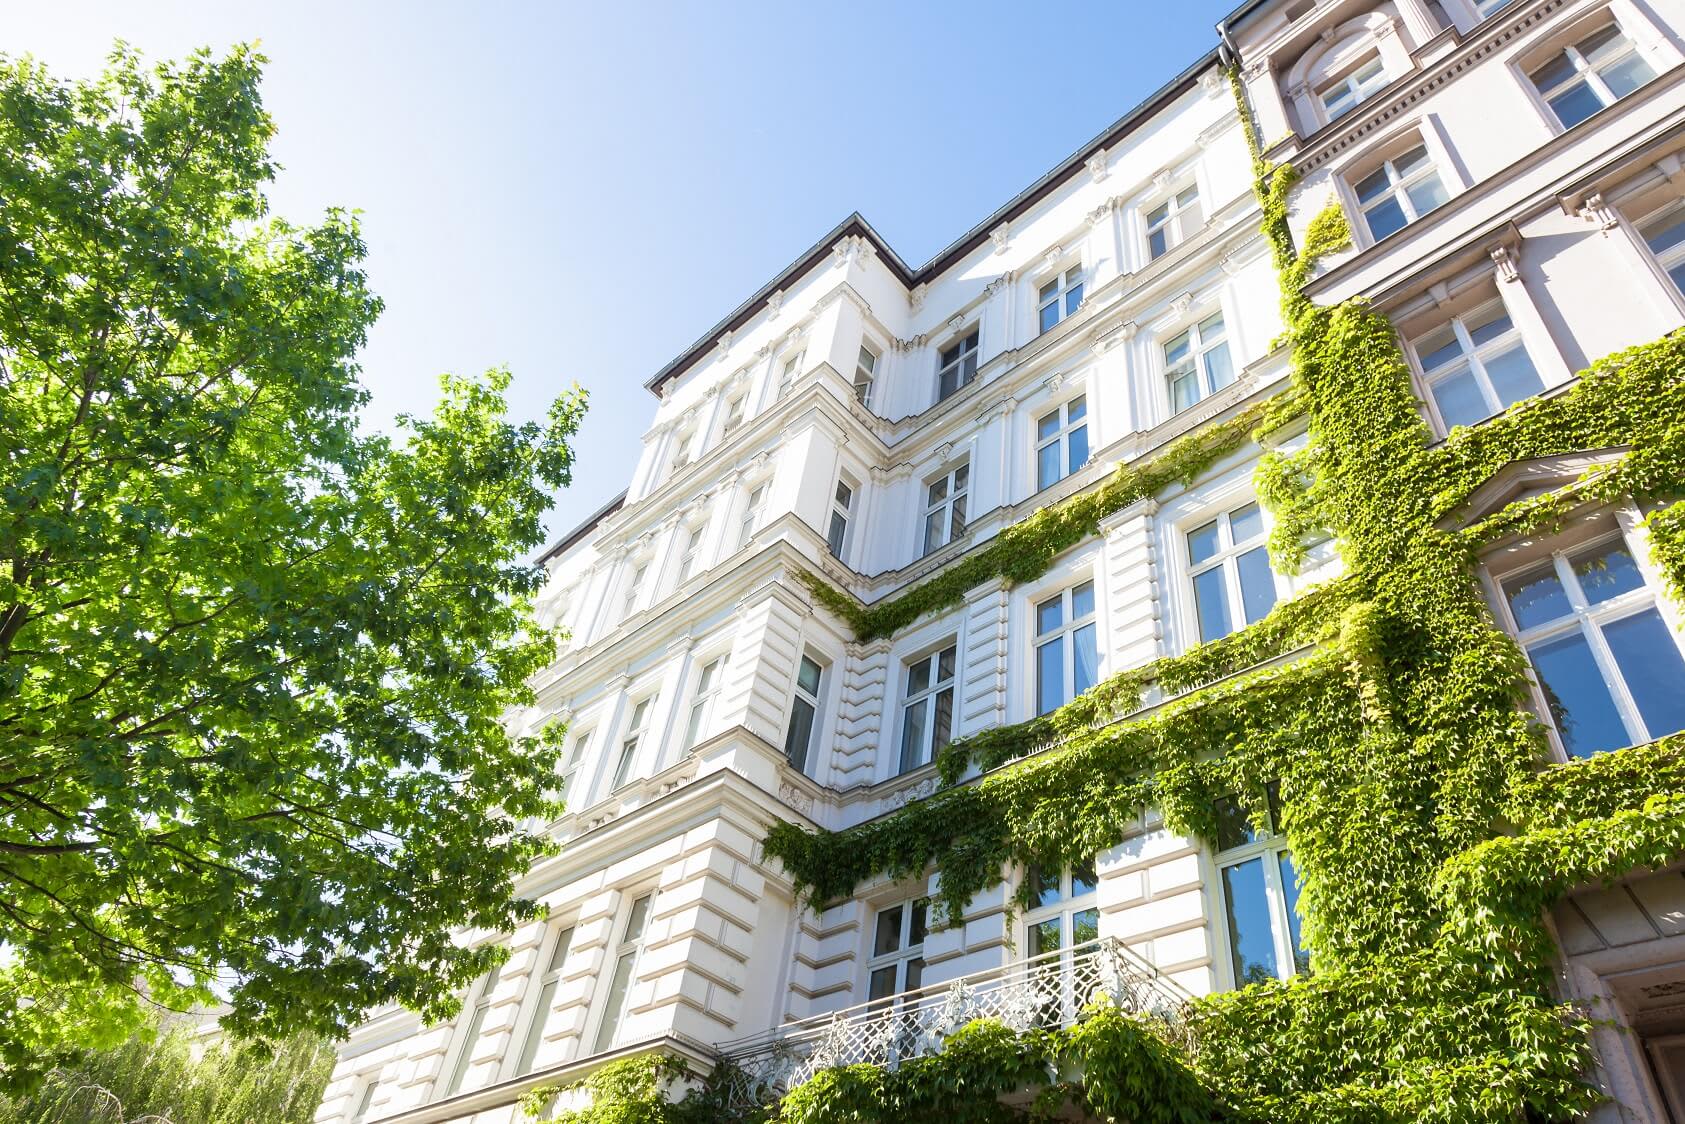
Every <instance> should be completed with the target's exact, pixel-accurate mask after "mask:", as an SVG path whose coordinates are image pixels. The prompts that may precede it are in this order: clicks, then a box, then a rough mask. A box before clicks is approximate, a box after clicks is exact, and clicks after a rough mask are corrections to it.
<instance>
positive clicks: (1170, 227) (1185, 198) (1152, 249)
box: [1147, 184, 1205, 261]
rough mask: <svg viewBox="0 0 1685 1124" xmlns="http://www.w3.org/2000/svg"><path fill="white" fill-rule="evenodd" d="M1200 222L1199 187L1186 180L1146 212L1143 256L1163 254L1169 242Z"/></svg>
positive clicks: (1153, 258)
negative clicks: (1180, 186) (1171, 193)
mask: <svg viewBox="0 0 1685 1124" xmlns="http://www.w3.org/2000/svg"><path fill="white" fill-rule="evenodd" d="M1204 222H1205V219H1204V218H1203V217H1202V216H1201V215H1200V210H1199V187H1198V186H1197V185H1194V184H1190V185H1189V186H1187V187H1184V188H1183V189H1182V190H1181V191H1178V192H1177V193H1176V194H1175V195H1172V196H1171V197H1170V198H1169V199H1166V200H1165V201H1164V202H1162V203H1160V204H1159V205H1158V206H1156V207H1154V208H1153V209H1152V210H1150V211H1148V212H1147V260H1149V261H1156V260H1157V259H1159V258H1161V257H1163V256H1164V255H1165V253H1166V252H1167V251H1168V250H1169V249H1170V248H1171V247H1172V246H1175V245H1177V244H1178V243H1180V242H1184V241H1186V240H1187V239H1189V238H1191V237H1193V235H1194V234H1195V233H1197V232H1198V230H1199V228H1200V226H1201V225H1202V224H1203V223H1204Z"/></svg>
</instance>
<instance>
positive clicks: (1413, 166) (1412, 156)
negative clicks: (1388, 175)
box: [1392, 144, 1428, 177]
mask: <svg viewBox="0 0 1685 1124" xmlns="http://www.w3.org/2000/svg"><path fill="white" fill-rule="evenodd" d="M1392 166H1393V167H1394V168H1396V169H1398V174H1399V175H1400V176H1401V177H1402V176H1408V175H1411V174H1413V173H1415V172H1419V171H1421V170H1422V169H1423V168H1425V167H1427V166H1428V146H1427V145H1425V144H1419V145H1417V146H1416V147H1415V148H1412V149H1411V150H1410V151H1409V152H1406V153H1405V154H1404V155H1403V156H1399V157H1397V158H1395V159H1394V160H1393V162H1392Z"/></svg>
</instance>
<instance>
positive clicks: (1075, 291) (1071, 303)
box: [1065, 281, 1082, 316]
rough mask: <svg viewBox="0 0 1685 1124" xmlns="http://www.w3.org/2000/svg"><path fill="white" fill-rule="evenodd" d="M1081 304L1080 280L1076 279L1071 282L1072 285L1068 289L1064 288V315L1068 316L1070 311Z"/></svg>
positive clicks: (1073, 310)
mask: <svg viewBox="0 0 1685 1124" xmlns="http://www.w3.org/2000/svg"><path fill="white" fill-rule="evenodd" d="M1081 306H1082V282H1081V281H1076V282H1074V283H1072V285H1071V287H1070V288H1069V289H1066V290H1065V315H1066V316H1069V315H1070V314H1071V313H1073V312H1075V311H1076V310H1077V309H1078V308H1080V307H1081Z"/></svg>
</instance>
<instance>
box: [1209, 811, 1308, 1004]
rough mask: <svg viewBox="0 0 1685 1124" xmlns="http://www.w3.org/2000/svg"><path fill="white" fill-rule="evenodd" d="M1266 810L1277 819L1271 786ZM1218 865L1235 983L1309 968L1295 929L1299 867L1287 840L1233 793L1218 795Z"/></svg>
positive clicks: (1255, 981)
mask: <svg viewBox="0 0 1685 1124" xmlns="http://www.w3.org/2000/svg"><path fill="white" fill-rule="evenodd" d="M1269 803H1270V816H1271V819H1272V820H1273V821H1276V822H1279V820H1280V816H1279V815H1278V814H1277V812H1276V809H1275V805H1276V799H1275V789H1274V786H1271V790H1270V801H1269ZM1216 811H1217V871H1218V876H1219V877H1220V878H1221V880H1222V884H1223V915H1224V918H1225V919H1226V921H1227V929H1228V937H1229V963H1230V965H1231V966H1232V967H1233V968H1234V982H1235V986H1236V987H1240V986H1241V985H1243V984H1249V983H1259V982H1261V981H1264V980H1271V979H1287V978H1290V977H1292V976H1295V975H1299V974H1301V973H1304V972H1309V971H1310V954H1309V953H1308V952H1306V951H1305V944H1304V940H1303V938H1302V937H1301V935H1300V932H1299V912H1298V905H1299V871H1298V869H1297V868H1296V867H1295V866H1294V865H1293V852H1292V851H1290V850H1288V848H1287V840H1286V839H1285V838H1283V837H1282V836H1280V835H1276V834H1275V833H1274V832H1272V831H1266V830H1259V829H1257V828H1254V827H1253V825H1252V819H1251V816H1250V815H1249V814H1248V813H1247V811H1246V809H1245V808H1244V807H1242V806H1241V804H1240V802H1239V801H1237V800H1235V799H1234V798H1233V797H1223V798H1222V799H1219V800H1218V801H1217V807H1216Z"/></svg>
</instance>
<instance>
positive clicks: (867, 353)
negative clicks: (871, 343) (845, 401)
mask: <svg viewBox="0 0 1685 1124" xmlns="http://www.w3.org/2000/svg"><path fill="white" fill-rule="evenodd" d="M877 373H878V353H877V352H875V351H873V350H872V349H871V348H869V347H867V346H866V345H865V344H861V345H860V356H859V358H857V359H856V360H855V361H854V397H855V400H856V401H858V402H859V403H860V404H861V405H862V406H868V407H869V406H871V404H872V380H873V379H874V378H876V377H877Z"/></svg>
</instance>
